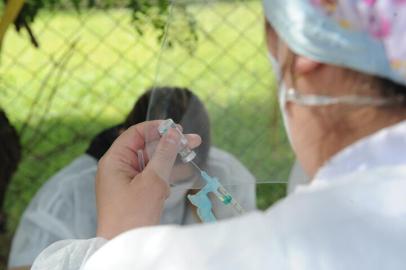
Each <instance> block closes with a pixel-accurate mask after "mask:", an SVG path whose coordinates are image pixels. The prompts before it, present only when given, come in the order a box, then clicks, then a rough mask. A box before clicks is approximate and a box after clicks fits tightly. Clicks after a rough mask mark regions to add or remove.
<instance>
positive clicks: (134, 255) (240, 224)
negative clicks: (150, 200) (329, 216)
mask: <svg viewBox="0 0 406 270" xmlns="http://www.w3.org/2000/svg"><path fill="white" fill-rule="evenodd" d="M270 234H272V230H271V229H270V228H269V224H267V222H266V219H265V217H264V215H262V214H261V213H258V212H256V213H251V214H249V215H246V216H243V217H240V218H235V219H231V220H227V221H222V222H218V223H211V224H204V225H193V226H182V227H179V226H158V227H149V228H140V229H135V230H132V231H129V232H126V233H124V234H122V235H120V236H118V237H116V238H115V239H113V240H111V241H109V242H108V243H107V244H106V245H105V246H103V247H102V248H101V249H100V250H98V251H97V252H96V253H95V254H94V255H93V256H92V257H91V258H90V259H89V260H88V262H87V264H86V265H85V267H84V268H83V270H115V269H119V270H134V269H137V270H154V269H158V270H189V269H193V270H207V269H210V270H224V269H233V270H243V269H244V270H246V269H255V270H262V269H286V268H283V267H280V266H281V264H280V261H281V259H282V260H283V256H282V257H281V252H279V251H281V247H280V245H279V243H278V241H276V240H275V239H277V238H274V240H271V238H270ZM35 270H37V269H35ZM58 270H59V268H58Z"/></svg>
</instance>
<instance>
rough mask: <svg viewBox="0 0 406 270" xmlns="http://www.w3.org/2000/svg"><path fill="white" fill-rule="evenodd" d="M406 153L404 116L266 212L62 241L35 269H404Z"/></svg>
mask: <svg viewBox="0 0 406 270" xmlns="http://www.w3.org/2000/svg"><path fill="white" fill-rule="evenodd" d="M405 153H406V122H402V123H399V124H397V125H395V126H392V127H389V128H386V129H383V130H381V131H379V132H377V133H375V134H373V135H372V136H369V137H367V138H364V139H362V140H361V141H359V142H357V143H355V144H353V145H351V146H349V147H347V148H346V149H344V150H343V151H341V152H340V153H338V154H337V155H336V156H335V157H334V158H332V159H331V160H330V161H329V162H328V163H327V164H326V165H325V166H324V167H323V168H321V169H320V170H319V172H318V173H317V175H316V177H315V179H314V180H313V181H312V182H311V184H309V185H308V186H306V187H301V188H298V189H296V191H295V192H294V193H293V194H292V195H290V196H288V197H287V198H286V199H284V200H282V201H281V202H279V203H278V204H277V205H276V206H274V207H272V208H270V209H269V210H267V211H266V212H264V213H261V212H255V213H251V214H248V215H245V216H243V217H240V218H235V219H231V220H227V221H222V222H219V223H217V224H209V225H196V226H190V227H184V228H181V227H176V226H162V227H153V228H142V229H135V230H132V231H129V232H126V233H124V234H122V235H120V236H118V237H116V238H115V239H113V240H111V241H109V242H105V241H103V240H102V239H97V238H96V239H90V240H88V241H87V242H78V241H77V240H72V241H66V242H62V243H61V242H59V243H57V244H55V245H53V246H51V247H49V248H48V249H46V250H45V251H44V252H43V253H42V254H41V255H40V256H39V258H38V259H37V260H36V262H35V264H34V267H33V270H42V269H54V270H70V269H72V270H73V269H83V270H107V269H109V270H111V269H120V270H130V269H131V270H133V269H140V270H152V269H159V270H172V269H174V270H175V269H176V270H183V269H184V270H186V269H194V270H203V269H210V270H220V269H221V270H224V269H233V270H243V269H244V270H245V269H255V270H258V269H278V270H281V269H286V270H288V269H292V270H293V269H294V270H317V269H323V270H339V269H340V270H341V269H346V270H348V269H350V270H351V269H354V270H355V269H356V270H360V269H368V270H371V269H372V270H374V269H376V270H378V269H379V270H382V269H393V270H395V269H396V270H397V269H399V270H400V269H402V270H404V269H406V256H405V250H406V155H405ZM97 243H98V245H99V246H102V247H101V248H100V249H99V250H98V251H96V252H95V254H94V255H93V256H91V257H90V259H89V260H88V258H89V253H85V252H83V250H86V247H87V246H88V247H89V248H91V247H94V246H95V245H97ZM96 249H97V248H93V249H92V252H93V251H94V250H96ZM61 260H64V261H65V262H71V263H74V264H75V267H70V266H69V265H68V264H66V263H65V265H64V266H60V265H61V264H60V263H59V262H60V261H61ZM65 266H66V267H65Z"/></svg>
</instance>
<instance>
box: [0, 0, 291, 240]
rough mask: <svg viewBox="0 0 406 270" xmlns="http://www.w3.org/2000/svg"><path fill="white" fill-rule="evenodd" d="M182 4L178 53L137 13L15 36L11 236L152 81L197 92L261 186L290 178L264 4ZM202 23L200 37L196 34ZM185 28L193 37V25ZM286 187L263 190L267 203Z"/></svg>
mask: <svg viewBox="0 0 406 270" xmlns="http://www.w3.org/2000/svg"><path fill="white" fill-rule="evenodd" d="M186 11H187V12H185V10H184V9H176V8H175V9H174V10H173V12H174V14H172V16H171V20H170V24H169V27H168V32H167V34H168V38H169V40H170V41H171V43H170V44H169V45H170V46H163V47H162V43H161V42H160V34H161V33H160V32H159V30H157V29H155V28H154V27H152V26H151V25H152V24H151V22H150V21H148V17H145V18H143V20H144V22H143V26H142V27H143V32H142V33H140V31H139V29H137V27H136V26H135V25H134V22H133V20H132V16H133V13H132V12H131V10H129V9H127V8H125V7H122V6H120V5H118V6H114V7H110V8H108V9H97V8H94V9H81V11H80V12H78V11H76V10H75V9H71V8H69V7H66V6H63V7H61V8H60V9H55V10H52V11H51V10H49V11H42V12H41V13H40V14H39V16H38V18H37V20H36V21H35V23H34V24H33V25H32V31H33V33H34V34H35V36H36V39H37V40H38V43H39V48H34V47H33V46H32V45H31V44H30V42H29V39H28V38H27V37H28V36H27V33H26V32H21V33H20V34H17V33H15V32H14V31H10V33H9V35H8V37H7V39H6V40H5V44H4V48H3V50H2V56H1V57H2V58H1V66H0V70H1V75H0V95H1V99H0V103H1V104H0V105H1V107H2V108H4V109H5V111H6V112H7V114H8V116H9V118H10V119H11V121H12V122H13V123H14V124H15V125H16V127H17V129H18V131H19V134H20V136H21V141H22V145H23V161H22V163H21V164H20V167H19V170H18V172H17V174H16V175H15V177H14V179H13V181H12V183H11V185H10V187H9V190H8V195H7V200H6V209H7V212H8V214H9V230H10V232H11V231H12V230H13V229H14V228H15V226H16V225H17V222H18V219H19V217H20V215H21V213H22V211H23V210H24V208H25V206H26V205H27V204H28V203H29V201H30V199H31V198H32V196H33V195H34V194H35V192H36V191H37V190H38V189H39V187H40V186H41V185H42V184H43V183H44V182H45V181H46V180H47V179H48V178H49V177H50V176H51V175H52V174H53V173H55V172H56V171H57V170H58V169H60V168H62V167H63V166H64V165H66V164H67V163H68V162H69V161H70V160H72V159H73V158H74V157H75V156H78V155H80V154H81V153H83V151H84V150H85V149H86V147H87V145H88V143H89V141H90V139H91V138H92V137H93V136H94V135H95V134H96V133H98V132H99V131H100V130H102V129H103V128H106V127H109V126H112V125H114V124H117V123H120V122H122V121H123V119H124V117H125V116H126V114H127V113H128V112H129V111H130V110H131V108H132V106H133V104H134V102H135V101H136V99H137V97H139V96H140V95H141V94H142V93H143V92H144V91H145V90H146V89H147V88H149V87H151V86H154V85H160V86H162V85H172V86H182V87H188V88H190V89H192V90H193V91H194V92H195V93H196V94H197V95H198V96H199V97H200V98H201V99H202V100H203V101H204V103H205V105H206V106H207V108H208V111H209V114H210V117H211V123H212V137H213V143H214V145H216V146H218V147H220V148H222V149H224V150H226V151H228V152H230V153H232V154H234V155H235V156H236V157H237V158H239V159H240V160H241V161H242V163H243V164H244V165H245V166H247V168H249V169H250V171H251V172H252V173H253V174H254V175H255V177H256V178H258V179H261V180H275V182H278V181H279V180H283V179H286V176H287V173H288V171H289V168H290V162H291V159H292V154H291V153H290V151H289V150H288V146H287V141H286V139H285V137H284V133H283V131H282V128H281V123H279V121H277V120H276V119H277V118H278V115H277V106H276V105H275V104H276V102H275V100H274V99H275V98H274V95H273V91H272V89H273V85H274V82H273V77H272V73H271V67H270V65H269V63H268V61H267V56H266V50H265V46H264V42H263V22H262V21H263V19H262V11H261V2H260V1H256V0H255V1H197V2H193V3H188V4H187V5H186ZM191 26H192V27H194V28H193V29H194V30H193V31H194V32H193V33H192V34H191V33H190V29H189V28H188V27H191ZM185 29H186V30H185ZM283 194H284V187H283V185H276V184H275V185H267V186H259V187H258V205H259V206H260V207H261V208H265V207H266V206H268V205H269V204H270V203H271V202H273V201H274V200H275V199H276V198H279V197H281V196H283Z"/></svg>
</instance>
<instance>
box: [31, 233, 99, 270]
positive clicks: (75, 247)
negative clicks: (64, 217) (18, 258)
mask: <svg viewBox="0 0 406 270" xmlns="http://www.w3.org/2000/svg"><path fill="white" fill-rule="evenodd" d="M106 242H107V240H106V239H103V238H92V239H87V240H63V241H59V242H56V243H54V244H52V245H51V246H49V247H48V248H46V249H45V250H44V251H43V252H41V254H40V255H39V256H38V257H37V259H36V260H35V262H34V264H33V266H32V268H31V270H49V269H52V270H80V269H82V267H83V265H84V264H85V262H86V261H87V260H88V259H89V257H90V256H92V255H93V253H95V252H96V251H97V250H98V249H99V248H100V247H102V246H103V245H104V244H105V243H106Z"/></svg>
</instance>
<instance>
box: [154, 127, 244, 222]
mask: <svg viewBox="0 0 406 270" xmlns="http://www.w3.org/2000/svg"><path fill="white" fill-rule="evenodd" d="M170 128H173V129H175V130H176V131H177V132H178V133H179V135H180V136H181V140H180V146H179V150H178V153H179V155H180V156H181V158H182V161H183V162H184V163H191V164H192V165H193V166H194V167H195V168H196V169H197V170H198V172H199V174H200V176H201V177H202V178H203V180H205V182H206V185H205V186H204V187H203V188H202V189H201V190H200V191H199V192H198V193H196V194H194V195H188V198H189V200H190V201H191V202H192V204H194V205H195V206H196V207H197V209H198V214H199V216H200V218H201V219H202V221H204V222H212V221H215V220H216V219H215V217H214V215H213V212H212V204H211V202H210V199H209V197H208V193H214V194H215V195H216V197H217V198H218V199H219V200H220V201H221V202H222V203H223V204H224V205H230V206H232V207H233V209H234V210H235V211H236V212H237V213H238V214H244V212H245V211H244V209H243V208H242V207H241V205H240V204H239V203H238V202H237V201H236V200H235V199H234V198H233V196H231V194H230V193H229V192H228V191H227V190H226V189H225V188H224V187H223V185H222V184H221V183H220V182H219V180H218V179H217V178H215V177H211V176H209V175H208V174H207V172H205V171H203V170H202V169H200V167H199V166H198V165H197V164H196V163H195V162H193V159H194V158H195V157H196V153H195V152H194V151H192V150H191V149H190V148H189V146H188V141H187V139H186V137H185V135H183V133H182V131H181V130H180V129H179V127H178V126H177V125H176V124H175V122H174V121H173V120H172V119H167V120H165V121H163V122H162V123H161V124H160V125H159V127H158V132H159V134H160V135H161V136H162V135H164V134H166V133H167V132H168V130H169V129H170Z"/></svg>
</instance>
